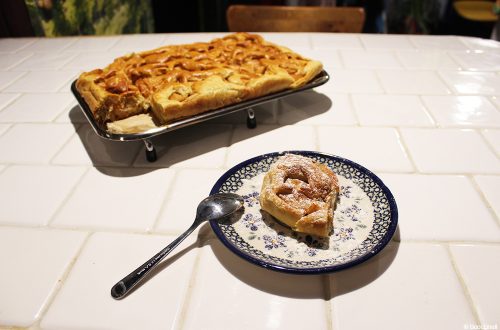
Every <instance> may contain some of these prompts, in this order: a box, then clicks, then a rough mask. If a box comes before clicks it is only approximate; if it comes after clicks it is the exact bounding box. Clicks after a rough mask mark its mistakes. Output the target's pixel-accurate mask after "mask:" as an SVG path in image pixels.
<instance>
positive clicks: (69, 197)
mask: <svg viewBox="0 0 500 330" xmlns="http://www.w3.org/2000/svg"><path fill="white" fill-rule="evenodd" d="M52 166H55V165H52ZM72 167H73V166H72ZM78 167H80V168H84V170H83V172H82V174H81V175H80V177H79V178H78V180H76V182H75V184H74V185H73V187H71V189H70V190H69V192H68V193H67V194H66V196H65V197H64V199H63V200H62V201H61V203H60V204H59V205H58V207H57V208H56V210H55V211H54V212H53V213H52V214H51V216H50V217H49V220H48V221H47V223H46V224H45V227H52V224H53V222H54V221H55V220H56V218H57V215H58V214H59V213H60V212H61V210H62V209H63V207H64V206H65V205H66V203H67V202H68V201H69V200H70V199H71V197H73V195H74V194H75V191H76V189H77V188H78V186H79V185H80V183H81V182H82V181H83V179H84V178H85V177H86V176H87V174H88V173H89V172H90V167H86V168H85V167H84V166H78Z"/></svg>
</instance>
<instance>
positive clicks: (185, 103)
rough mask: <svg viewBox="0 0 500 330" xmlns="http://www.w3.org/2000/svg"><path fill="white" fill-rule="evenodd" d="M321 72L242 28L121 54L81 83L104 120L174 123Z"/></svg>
mask: <svg viewBox="0 0 500 330" xmlns="http://www.w3.org/2000/svg"><path fill="white" fill-rule="evenodd" d="M321 70H322V65H321V63H320V62H317V61H312V60H309V59H306V58H303V57H302V56H300V55H298V54H296V53H294V52H293V51H291V50H289V49H288V48H285V47H281V46H277V45H275V44H272V43H269V42H266V41H264V39H263V38H262V37H261V36H259V35H254V34H248V33H235V34H231V35H228V36H226V37H224V38H219V39H214V40H212V41H211V42H209V43H194V44H189V45H174V46H164V47H160V48H157V49H153V50H150V51H146V52H140V53H135V54H130V55H127V56H123V57H120V58H117V59H116V60H115V61H114V62H113V63H112V64H110V65H108V66H107V67H106V68H104V69H102V70H101V69H97V70H94V71H91V72H86V73H83V74H82V75H80V77H79V78H78V80H77V82H76V87H77V89H78V91H79V92H80V94H81V95H82V97H83V98H84V99H85V102H86V103H87V104H88V105H89V107H90V109H91V111H92V113H93V115H94V117H95V119H96V121H98V122H99V123H102V124H103V123H108V122H113V121H117V120H122V119H125V118H129V117H130V116H134V115H139V114H143V113H150V114H153V115H154V116H155V118H156V119H157V120H158V121H159V122H160V123H161V124H167V123H170V122H172V121H174V120H177V119H180V118H184V117H190V116H193V115H196V114H199V113H202V112H205V111H209V110H213V109H217V108H220V107H223V106H226V105H230V104H235V103H238V102H241V101H244V100H248V99H252V98H256V97H259V96H263V95H267V94H270V93H274V92H277V91H281V90H284V89H287V88H297V87H300V86H302V85H304V84H305V83H307V82H308V81H310V80H311V79H312V78H314V77H315V76H316V75H317V74H318V73H319V72H320V71H321ZM125 130H126V128H125Z"/></svg>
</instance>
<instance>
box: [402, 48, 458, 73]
mask: <svg viewBox="0 0 500 330" xmlns="http://www.w3.org/2000/svg"><path fill="white" fill-rule="evenodd" d="M396 54H397V58H398V60H399V61H400V62H401V63H402V64H403V66H404V67H405V68H407V69H412V70H437V69H440V70H442V69H449V70H460V69H461V66H460V65H459V64H458V63H457V62H455V61H454V60H453V59H452V58H451V57H450V56H449V55H448V54H447V53H446V52H443V51H437V50H420V49H419V50H402V51H398V52H397V53H396Z"/></svg>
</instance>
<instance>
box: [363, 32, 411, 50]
mask: <svg viewBox="0 0 500 330" xmlns="http://www.w3.org/2000/svg"><path fill="white" fill-rule="evenodd" d="M359 37H360V39H361V42H362V43H363V45H364V46H365V48H366V49H414V48H415V46H413V44H412V43H411V42H410V39H409V38H408V37H407V36H405V35H383V34H361V35H360V36H359Z"/></svg>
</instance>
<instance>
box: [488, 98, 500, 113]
mask: <svg viewBox="0 0 500 330" xmlns="http://www.w3.org/2000/svg"><path fill="white" fill-rule="evenodd" d="M490 100H491V101H492V102H493V103H494V104H495V105H496V106H497V108H498V109H499V110H500V97H499V96H490Z"/></svg>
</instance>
